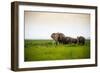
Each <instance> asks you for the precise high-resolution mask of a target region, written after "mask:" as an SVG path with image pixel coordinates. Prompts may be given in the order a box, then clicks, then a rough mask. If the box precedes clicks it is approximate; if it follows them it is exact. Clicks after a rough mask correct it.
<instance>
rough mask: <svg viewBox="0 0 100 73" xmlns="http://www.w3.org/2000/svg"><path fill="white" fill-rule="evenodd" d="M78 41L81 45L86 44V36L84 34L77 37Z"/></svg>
mask: <svg viewBox="0 0 100 73" xmlns="http://www.w3.org/2000/svg"><path fill="white" fill-rule="evenodd" d="M77 42H78V44H80V45H84V44H85V38H84V37H83V36H79V37H77Z"/></svg>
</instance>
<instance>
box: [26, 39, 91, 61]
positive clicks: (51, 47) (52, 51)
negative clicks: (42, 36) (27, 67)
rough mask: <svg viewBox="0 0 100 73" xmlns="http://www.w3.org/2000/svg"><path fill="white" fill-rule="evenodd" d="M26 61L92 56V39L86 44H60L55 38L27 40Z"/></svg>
mask: <svg viewBox="0 0 100 73" xmlns="http://www.w3.org/2000/svg"><path fill="white" fill-rule="evenodd" d="M24 48H25V50H24V60H25V61H42V60H67V59H86V58H90V41H89V40H87V41H86V43H85V45H78V44H66V45H63V44H58V45H56V44H55V43H54V41H53V40H25V45H24Z"/></svg>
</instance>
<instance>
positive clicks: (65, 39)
mask: <svg viewBox="0 0 100 73" xmlns="http://www.w3.org/2000/svg"><path fill="white" fill-rule="evenodd" d="M71 40H72V38H71V37H64V38H62V43H63V44H69V43H71Z"/></svg>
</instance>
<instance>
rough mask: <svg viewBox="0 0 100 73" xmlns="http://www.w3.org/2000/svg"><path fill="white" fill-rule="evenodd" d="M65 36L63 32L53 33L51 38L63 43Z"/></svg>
mask: <svg viewBox="0 0 100 73" xmlns="http://www.w3.org/2000/svg"><path fill="white" fill-rule="evenodd" d="M64 37H65V35H64V34H63V33H59V32H58V33H52V34H51V38H52V39H53V40H55V42H56V44H58V43H63V41H62V39H63V38H64Z"/></svg>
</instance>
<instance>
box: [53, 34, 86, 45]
mask: <svg viewBox="0 0 100 73" xmlns="http://www.w3.org/2000/svg"><path fill="white" fill-rule="evenodd" d="M51 38H52V39H53V40H54V41H55V42H56V44H58V43H59V44H72V43H73V44H80V45H84V44H85V38H84V37H83V36H78V37H77V38H72V37H68V36H65V35H64V34H63V33H52V34H51Z"/></svg>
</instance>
